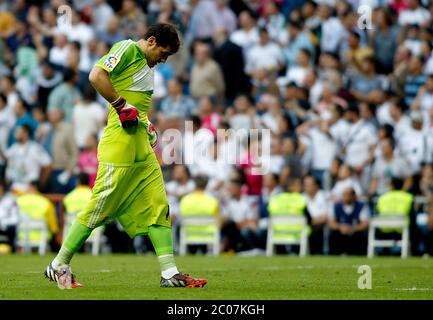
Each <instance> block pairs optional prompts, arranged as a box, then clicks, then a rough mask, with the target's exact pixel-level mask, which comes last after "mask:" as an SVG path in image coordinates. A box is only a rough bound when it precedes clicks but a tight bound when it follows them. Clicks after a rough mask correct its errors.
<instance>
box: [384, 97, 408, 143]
mask: <svg viewBox="0 0 433 320" xmlns="http://www.w3.org/2000/svg"><path fill="white" fill-rule="evenodd" d="M403 104H404V102H403V101H402V100H395V99H394V100H392V101H391V104H390V108H389V113H390V115H391V118H392V123H391V125H392V126H393V127H394V138H395V140H396V141H397V142H398V140H399V139H400V138H401V137H403V136H404V135H406V134H407V132H408V131H410V127H411V124H410V118H409V116H407V115H405V114H404V105H403Z"/></svg>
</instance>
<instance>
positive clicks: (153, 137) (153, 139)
mask: <svg viewBox="0 0 433 320" xmlns="http://www.w3.org/2000/svg"><path fill="white" fill-rule="evenodd" d="M146 128H147V136H148V137H149V142H150V145H151V146H152V148H155V146H156V144H157V142H158V131H156V128H155V126H154V125H153V123H152V122H150V121H149V120H148V121H147V126H146Z"/></svg>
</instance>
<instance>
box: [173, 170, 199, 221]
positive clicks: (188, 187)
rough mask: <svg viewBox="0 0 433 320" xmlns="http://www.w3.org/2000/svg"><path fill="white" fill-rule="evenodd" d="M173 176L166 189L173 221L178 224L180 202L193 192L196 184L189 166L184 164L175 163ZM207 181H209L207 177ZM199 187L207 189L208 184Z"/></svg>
mask: <svg viewBox="0 0 433 320" xmlns="http://www.w3.org/2000/svg"><path fill="white" fill-rule="evenodd" d="M171 176H172V179H171V180H169V181H168V182H167V184H166V186H165V189H166V191H167V196H168V201H169V204H170V214H171V217H172V223H173V225H176V224H178V221H177V220H178V218H179V202H180V200H181V199H182V197H183V196H185V195H187V194H189V193H191V192H193V191H194V190H195V189H196V185H195V182H194V180H193V179H192V178H191V174H190V172H189V170H188V167H187V166H185V165H183V164H175V165H174V167H173V171H172V174H171ZM205 181H206V183H207V179H206V180H205ZM197 189H200V190H205V189H206V185H205V186H204V187H203V186H200V187H199V188H197Z"/></svg>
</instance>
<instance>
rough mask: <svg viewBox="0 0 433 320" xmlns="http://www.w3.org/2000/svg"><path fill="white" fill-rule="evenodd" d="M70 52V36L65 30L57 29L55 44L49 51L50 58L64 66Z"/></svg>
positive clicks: (51, 60)
mask: <svg viewBox="0 0 433 320" xmlns="http://www.w3.org/2000/svg"><path fill="white" fill-rule="evenodd" d="M68 54H69V46H68V38H67V36H66V34H65V33H64V32H62V31H58V30H56V32H55V34H54V46H53V47H52V48H51V49H50V51H49V53H48V60H49V61H50V62H51V63H53V64H55V65H58V66H62V65H64V64H65V62H66V60H67V59H68Z"/></svg>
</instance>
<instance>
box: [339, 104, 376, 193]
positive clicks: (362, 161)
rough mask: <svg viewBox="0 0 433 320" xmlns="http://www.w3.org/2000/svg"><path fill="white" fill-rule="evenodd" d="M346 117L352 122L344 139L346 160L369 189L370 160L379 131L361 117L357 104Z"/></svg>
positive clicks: (343, 151) (343, 150)
mask: <svg viewBox="0 0 433 320" xmlns="http://www.w3.org/2000/svg"><path fill="white" fill-rule="evenodd" d="M345 118H346V120H347V121H348V122H349V123H350V127H349V130H348V133H347V136H346V137H344V138H343V141H342V149H341V150H342V153H343V156H344V162H345V163H346V164H348V165H349V166H351V167H352V168H353V169H354V170H355V172H356V174H357V176H358V177H359V178H360V183H361V185H362V186H363V188H365V189H367V188H368V185H369V177H370V170H371V166H370V161H371V158H372V155H373V153H374V149H375V147H376V144H377V133H376V130H375V128H374V127H373V126H372V125H371V124H369V123H368V122H366V121H365V120H362V119H361V118H360V114H359V109H358V107H356V106H349V107H348V109H347V110H346V113H345Z"/></svg>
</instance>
